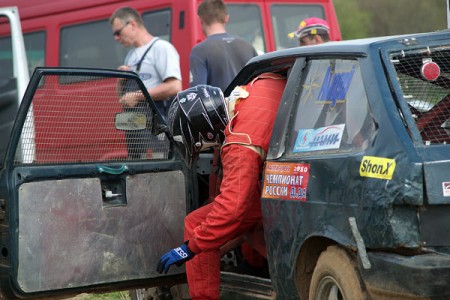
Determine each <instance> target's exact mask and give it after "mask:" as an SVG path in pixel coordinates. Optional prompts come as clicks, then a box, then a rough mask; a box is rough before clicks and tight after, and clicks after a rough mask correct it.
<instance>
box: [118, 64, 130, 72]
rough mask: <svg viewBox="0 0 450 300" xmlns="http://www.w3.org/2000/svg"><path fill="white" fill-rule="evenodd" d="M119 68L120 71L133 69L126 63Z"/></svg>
mask: <svg viewBox="0 0 450 300" xmlns="http://www.w3.org/2000/svg"><path fill="white" fill-rule="evenodd" d="M117 69H119V70H120V71H130V70H131V68H130V67H129V66H126V65H121V66H120V67H118V68H117Z"/></svg>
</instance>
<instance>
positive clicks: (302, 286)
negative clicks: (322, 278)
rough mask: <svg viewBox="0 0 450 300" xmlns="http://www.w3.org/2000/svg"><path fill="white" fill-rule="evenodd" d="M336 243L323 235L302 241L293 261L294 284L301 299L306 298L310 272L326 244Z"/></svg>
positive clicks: (311, 272) (310, 276)
mask: <svg viewBox="0 0 450 300" xmlns="http://www.w3.org/2000/svg"><path fill="white" fill-rule="evenodd" d="M337 244H338V243H337V242H336V241H334V240H333V239H330V238H327V237H323V236H313V237H310V238H308V239H307V240H305V242H304V243H303V245H302V247H301V249H300V252H299V254H298V256H297V260H296V263H295V285H296V287H297V291H298V293H299V295H300V297H301V299H308V295H309V286H310V283H311V278H312V274H313V271H314V268H315V266H316V264H317V260H318V259H319V256H320V254H321V253H322V252H323V251H325V250H326V249H327V247H328V246H331V245H337Z"/></svg>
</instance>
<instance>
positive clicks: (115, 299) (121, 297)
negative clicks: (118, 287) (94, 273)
mask: <svg viewBox="0 0 450 300" xmlns="http://www.w3.org/2000/svg"><path fill="white" fill-rule="evenodd" d="M70 299H73V300H130V296H129V294H128V291H123V292H116V293H110V294H81V295H78V296H76V297H74V298H70ZM67 300H68V299H67Z"/></svg>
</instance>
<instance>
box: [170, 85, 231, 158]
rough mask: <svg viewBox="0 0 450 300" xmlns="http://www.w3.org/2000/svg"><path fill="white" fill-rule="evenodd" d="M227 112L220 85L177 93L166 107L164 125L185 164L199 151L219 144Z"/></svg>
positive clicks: (223, 137) (222, 138) (199, 87)
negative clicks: (166, 126)
mask: <svg viewBox="0 0 450 300" xmlns="http://www.w3.org/2000/svg"><path fill="white" fill-rule="evenodd" d="M227 123H228V112H227V109H226V107H225V99H224V97H223V93H222V91H221V89H220V88H217V87H213V86H209V85H197V86H195V87H191V88H189V89H186V90H184V91H181V92H179V93H178V94H177V97H176V98H175V99H174V100H173V102H172V104H171V105H170V108H169V113H168V126H169V131H170V134H171V135H172V137H173V139H174V141H175V145H176V146H177V147H178V148H179V150H180V152H181V154H182V155H183V158H184V161H185V162H186V164H187V166H188V167H191V165H192V162H193V161H194V160H195V159H196V158H197V157H198V154H199V152H200V151H202V150H204V149H207V148H210V147H213V146H216V145H221V144H222V143H223V141H224V140H225V135H224V133H223V131H224V129H225V126H226V125H227Z"/></svg>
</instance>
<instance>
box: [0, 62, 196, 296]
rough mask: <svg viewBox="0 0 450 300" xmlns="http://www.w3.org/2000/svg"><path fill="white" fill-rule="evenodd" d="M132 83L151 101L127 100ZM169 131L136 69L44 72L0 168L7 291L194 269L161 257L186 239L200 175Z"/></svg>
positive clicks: (151, 282)
mask: <svg viewBox="0 0 450 300" xmlns="http://www.w3.org/2000/svg"><path fill="white" fill-rule="evenodd" d="M124 89H128V90H124ZM130 91H131V93H129V94H128V95H133V94H134V93H135V94H139V95H141V96H142V94H144V96H145V97H146V98H147V99H148V103H147V102H145V103H144V102H141V103H140V104H139V105H138V106H136V107H134V108H124V107H123V106H122V105H120V104H119V99H120V97H121V96H123V95H124V94H127V93H128V92H130ZM141 93H142V94H141ZM166 131H167V127H166V123H165V122H164V121H163V119H162V117H161V116H160V114H159V112H158V110H157V109H156V106H155V105H154V103H153V102H152V101H151V99H150V96H149V95H148V93H147V91H146V90H145V87H144V85H143V84H142V82H141V80H140V79H139V77H138V76H137V75H136V74H134V73H130V72H120V71H112V70H111V71H110V70H92V69H73V68H70V69H68V68H37V69H36V70H35V72H34V74H33V76H32V78H31V80H30V84H29V86H28V89H27V91H26V93H25V96H24V98H23V100H22V104H21V106H20V108H19V113H18V115H17V118H16V122H15V124H14V127H13V130H12V134H11V136H10V142H9V146H8V149H7V154H6V155H5V162H4V164H3V166H2V169H1V173H0V209H1V210H0V223H1V227H0V228H1V234H0V243H1V244H0V245H1V264H0V282H1V290H2V293H4V294H5V296H7V298H9V299H12V298H33V299H36V298H39V297H53V296H59V297H60V296H63V295H73V294H78V293H81V292H105V291H111V290H115V289H127V288H132V287H133V288H135V287H139V286H147V287H149V286H160V285H170V284H173V283H178V282H183V281H184V279H185V274H184V273H185V271H184V267H181V268H171V269H170V272H169V273H168V274H167V275H166V276H163V275H160V274H158V273H157V272H156V266H157V262H158V260H159V257H160V256H161V255H162V254H163V253H165V252H166V251H168V250H169V249H171V248H173V247H175V246H177V245H179V244H180V243H181V242H183V219H184V217H185V215H186V210H187V205H186V203H188V202H189V201H190V199H187V190H188V189H187V188H186V187H187V185H188V184H192V182H190V180H191V179H190V177H189V174H190V171H189V170H188V169H187V168H186V167H185V164H184V163H183V162H182V160H181V159H180V157H179V156H178V155H173V153H172V150H173V149H172V142H171V137H170V136H169V135H168V134H167V133H166ZM190 197H192V195H190Z"/></svg>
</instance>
